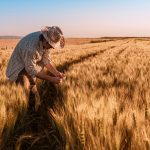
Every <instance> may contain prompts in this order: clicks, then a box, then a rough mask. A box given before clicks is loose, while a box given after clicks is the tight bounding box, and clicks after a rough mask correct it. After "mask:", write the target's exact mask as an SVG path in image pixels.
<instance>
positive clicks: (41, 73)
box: [36, 71, 61, 84]
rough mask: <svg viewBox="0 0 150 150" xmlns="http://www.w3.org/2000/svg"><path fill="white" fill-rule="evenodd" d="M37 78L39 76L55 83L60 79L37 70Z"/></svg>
mask: <svg viewBox="0 0 150 150" xmlns="http://www.w3.org/2000/svg"><path fill="white" fill-rule="evenodd" d="M36 77H37V78H40V79H43V80H47V81H50V82H53V83H55V84H58V83H60V82H61V79H60V78H59V77H51V76H49V75H47V74H45V73H44V72H42V71H41V72H38V73H37V75H36Z"/></svg>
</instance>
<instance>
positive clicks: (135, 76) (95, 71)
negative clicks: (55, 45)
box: [0, 38, 150, 150]
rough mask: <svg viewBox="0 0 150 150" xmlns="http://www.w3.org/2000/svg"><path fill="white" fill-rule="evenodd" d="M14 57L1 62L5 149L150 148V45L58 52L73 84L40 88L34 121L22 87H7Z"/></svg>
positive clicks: (129, 41) (4, 53)
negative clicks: (8, 62) (7, 72)
mask: <svg viewBox="0 0 150 150" xmlns="http://www.w3.org/2000/svg"><path fill="white" fill-rule="evenodd" d="M74 43H75V42H74ZM77 43H79V42H77ZM11 52H12V49H11V50H1V55H0V122H1V123H0V143H1V144H0V149H2V150H12V149H16V150H26V149H29V150H32V149H33V150H35V149H36V150H49V149H52V150H53V149H54V150H60V149H65V150H144V149H145V150H149V149H150V130H149V129H150V89H149V88H150V78H149V77H150V68H149V67H150V39H148V38H117V39H116V38H114V39H113V38H111V39H107V40H95V41H93V40H92V41H91V42H88V43H82V44H78V45H76V44H68V45H67V46H66V47H65V48H64V49H63V50H61V51H55V50H53V51H52V60H53V62H54V64H55V65H56V67H57V68H58V70H60V71H62V72H64V73H65V74H66V76H67V78H66V80H65V81H64V82H63V83H61V84H59V85H53V84H51V83H49V82H46V81H42V80H38V81H37V84H38V89H39V91H40V95H41V100H42V106H41V108H40V109H39V111H38V112H36V113H32V114H31V113H29V112H28V109H27V106H28V100H27V98H26V94H25V93H26V92H25V90H24V89H23V87H20V86H16V85H15V84H12V83H9V82H8V81H7V80H6V77H5V69H6V65H7V61H8V59H9V56H10V54H11Z"/></svg>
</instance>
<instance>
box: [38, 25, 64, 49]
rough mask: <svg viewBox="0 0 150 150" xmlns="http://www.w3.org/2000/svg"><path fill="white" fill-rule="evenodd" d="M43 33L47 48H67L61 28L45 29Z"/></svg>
mask: <svg viewBox="0 0 150 150" xmlns="http://www.w3.org/2000/svg"><path fill="white" fill-rule="evenodd" d="M41 32H42V35H43V37H44V39H45V41H43V44H44V46H45V48H63V47H64V46H65V39H64V36H63V33H62V31H61V29H60V28H59V27H57V26H52V27H44V28H43V29H42V30H41Z"/></svg>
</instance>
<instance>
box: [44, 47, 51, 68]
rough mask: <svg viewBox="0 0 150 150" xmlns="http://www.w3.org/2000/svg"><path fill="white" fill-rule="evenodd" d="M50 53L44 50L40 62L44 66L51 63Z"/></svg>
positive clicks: (48, 50)
mask: <svg viewBox="0 0 150 150" xmlns="http://www.w3.org/2000/svg"><path fill="white" fill-rule="evenodd" d="M51 61H52V60H51V52H50V49H47V50H45V52H44V54H43V57H42V62H43V64H44V65H47V64H49V63H50V62H51Z"/></svg>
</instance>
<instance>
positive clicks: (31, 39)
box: [6, 32, 41, 81]
mask: <svg viewBox="0 0 150 150" xmlns="http://www.w3.org/2000/svg"><path fill="white" fill-rule="evenodd" d="M40 34H41V32H33V33H30V34H28V35H27V36H25V37H24V38H22V39H21V40H20V41H19V43H18V44H17V46H16V47H15V49H14V51H13V53H12V55H11V58H10V60H9V63H8V66H7V70H6V76H7V77H8V78H9V79H10V80H11V81H15V80H16V79H17V76H18V74H19V72H20V71H21V70H22V69H23V68H24V67H25V62H27V61H28V60H26V59H27V57H26V56H27V55H32V54H33V53H35V51H36V50H39V49H40V44H39V36H40Z"/></svg>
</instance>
